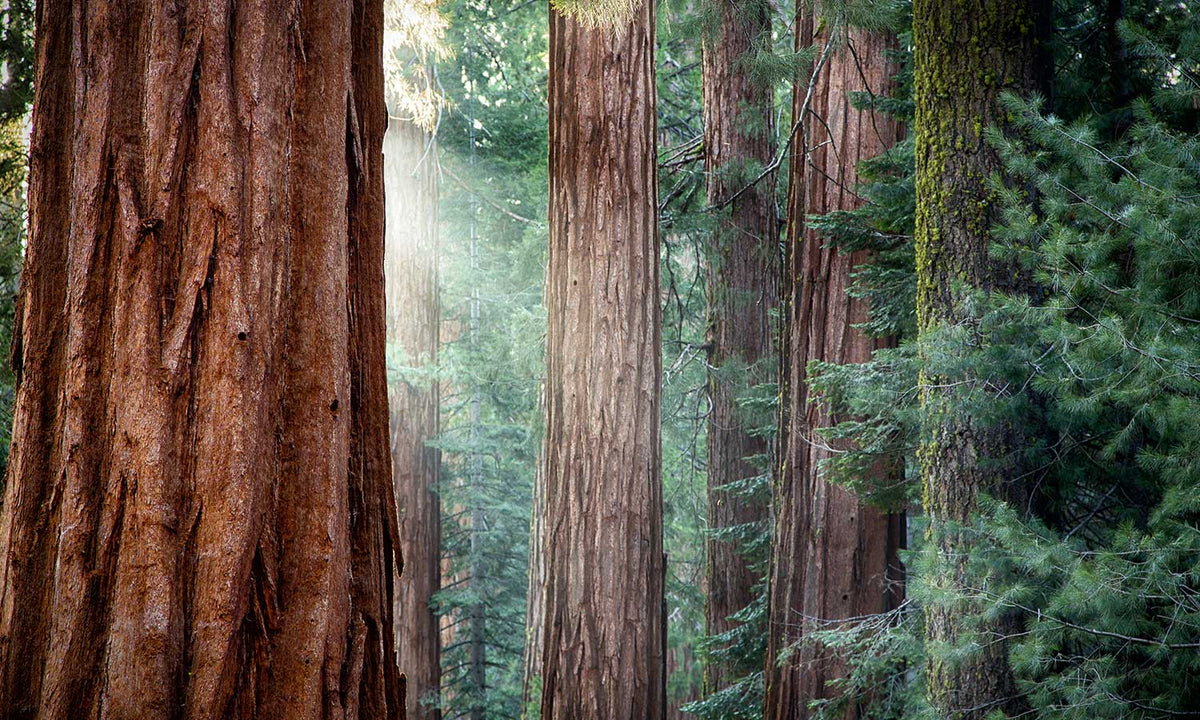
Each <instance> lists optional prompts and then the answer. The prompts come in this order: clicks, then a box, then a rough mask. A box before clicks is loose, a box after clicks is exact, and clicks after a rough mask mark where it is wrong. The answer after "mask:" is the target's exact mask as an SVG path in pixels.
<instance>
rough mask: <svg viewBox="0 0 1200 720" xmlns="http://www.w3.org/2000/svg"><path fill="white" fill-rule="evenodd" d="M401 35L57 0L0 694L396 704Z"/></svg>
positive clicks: (315, 8)
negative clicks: (390, 46)
mask: <svg viewBox="0 0 1200 720" xmlns="http://www.w3.org/2000/svg"><path fill="white" fill-rule="evenodd" d="M381 47H382V7H381V6H379V4H378V3H375V2H359V3H356V4H354V5H353V7H351V6H347V5H339V4H336V3H331V2H317V1H315V0H313V1H309V2H305V3H303V7H301V5H300V4H297V3H295V2H292V1H291V0H257V1H255V2H242V3H238V4H236V5H231V4H229V3H225V2H213V3H203V2H181V3H169V4H160V3H144V2H131V3H94V2H93V3H82V2H69V1H67V0H62V1H59V2H46V3H42V4H40V5H39V8H38V42H37V59H36V73H37V78H38V81H37V97H36V99H35V109H34V130H33V145H32V149H33V152H32V157H31V175H30V216H31V217H30V225H31V234H30V240H29V249H28V255H27V259H26V266H25V271H24V274H23V282H22V288H21V306H20V307H21V310H20V313H21V317H20V319H19V321H18V325H19V330H18V332H19V335H20V337H19V340H18V341H16V342H15V343H14V351H15V353H16V354H17V365H18V366H19V367H21V368H23V376H22V381H21V383H20V387H19V388H18V393H17V399H16V407H15V413H14V414H15V423H14V443H13V452H12V462H11V463H10V466H9V474H8V477H7V479H6V487H5V496H4V504H3V508H2V510H0V716H4V717H13V718H26V717H30V718H32V717H36V718H74V717H100V718H225V717H238V718H249V717H283V716H287V717H300V718H303V717H311V718H339V719H340V718H347V717H364V718H366V717H370V718H385V717H386V718H396V717H402V716H403V709H402V708H401V707H398V706H397V701H398V699H399V697H400V694H401V692H402V690H401V688H400V685H399V678H398V676H397V674H396V672H395V668H394V665H393V658H392V649H391V648H392V637H391V633H392V608H391V602H390V592H391V579H390V573H391V572H392V567H391V562H392V558H391V554H392V552H393V551H394V549H395V543H394V539H395V519H394V515H393V513H394V505H393V504H392V502H391V485H390V467H389V456H388V447H387V426H386V422H387V408H386V394H385V386H384V374H383V284H382V283H383V277H382V270H383V264H382V250H383V236H382V167H381V161H380V160H378V159H377V158H378V155H379V151H380V147H381V143H382V137H383V129H384V126H385V123H386V116H385V115H384V114H383V113H382V93H383V87H382V53H381ZM352 65H353V69H352ZM355 98H359V100H358V101H357V102H356V101H355ZM352 108H353V109H352ZM351 146H354V147H355V149H354V150H351V149H350V148H351ZM352 505H353V507H351V506H352ZM352 567H353V573H352V570H351V568H352ZM352 575H353V582H352V581H351V578H352Z"/></svg>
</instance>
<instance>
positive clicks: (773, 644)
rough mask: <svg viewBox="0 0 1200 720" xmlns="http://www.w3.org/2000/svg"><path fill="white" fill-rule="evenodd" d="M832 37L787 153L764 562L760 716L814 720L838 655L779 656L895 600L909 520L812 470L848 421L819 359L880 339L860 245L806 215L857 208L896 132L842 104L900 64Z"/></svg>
mask: <svg viewBox="0 0 1200 720" xmlns="http://www.w3.org/2000/svg"><path fill="white" fill-rule="evenodd" d="M815 25H816V18H815V17H814V10H813V9H812V8H808V7H806V8H805V9H804V10H803V11H802V13H801V16H800V18H799V19H798V22H797V28H796V42H797V47H806V46H809V45H811V44H812V43H813V41H814V39H815V40H817V41H818V42H819V44H820V45H824V43H825V42H827V41H828V40H829V38H827V37H816V38H814V28H815ZM834 42H835V43H836V42H840V43H841V44H840V46H835V47H836V49H835V50H834V51H833V52H832V53H831V54H830V55H829V58H828V60H827V62H825V64H824V65H823V66H821V69H820V73H819V74H818V75H817V77H816V78H815V81H814V85H813V90H812V95H811V98H810V100H809V104H808V113H809V114H808V117H806V118H804V124H805V128H806V135H805V138H806V139H807V145H808V152H807V153H801V152H798V153H795V154H793V155H792V158H791V168H790V172H791V178H792V183H791V185H790V186H789V193H788V218H789V222H788V235H787V248H788V263H787V265H788V288H787V291H788V296H789V297H788V314H787V320H786V323H787V325H786V329H785V333H784V337H785V338H786V342H787V352H786V358H785V361H784V363H783V365H782V368H783V373H784V374H783V378H782V379H783V396H782V397H783V418H784V424H783V430H784V433H783V437H782V438H781V446H782V452H783V462H782V466H781V472H780V475H779V479H778V483H777V487H776V496H775V497H776V511H775V512H776V518H775V524H776V531H775V533H776V534H775V543H774V546H773V548H774V550H773V552H774V556H773V557H772V562H771V568H772V573H771V597H770V602H771V605H770V621H771V627H770V632H769V635H768V646H767V662H766V671H767V675H766V678H767V694H766V706H765V707H766V712H765V717H766V718H768V720H794V719H796V718H805V717H808V716H809V714H810V711H809V708H808V703H809V702H811V701H813V700H816V699H819V698H829V697H836V690H834V689H833V688H831V687H828V686H827V684H828V683H829V682H830V681H832V680H835V679H837V678H839V677H842V676H843V675H844V673H845V666H844V663H843V662H842V661H841V660H839V659H838V658H837V657H835V656H832V655H831V654H830V653H829V652H827V651H824V650H822V649H821V648H818V647H815V646H812V645H805V646H803V647H802V648H801V649H800V650H799V651H798V652H796V653H795V654H794V655H793V656H792V657H791V659H790V660H789V662H788V663H787V664H786V665H784V666H782V667H780V666H779V665H778V664H777V663H776V662H775V660H776V658H777V657H778V656H779V653H780V652H781V651H782V650H784V649H785V648H786V647H787V646H789V645H791V644H793V643H795V642H797V641H798V640H800V639H802V638H803V637H804V635H805V634H806V633H807V632H808V631H810V630H811V629H812V625H811V621H812V619H821V620H838V619H845V618H853V617H861V616H863V615H869V614H875V613H881V612H885V611H887V610H890V609H892V608H894V607H896V605H897V602H898V600H899V593H900V589H899V587H898V585H899V583H900V582H901V579H902V578H901V574H900V569H899V560H898V558H897V551H898V549H899V548H900V547H901V546H902V544H903V539H904V522H903V517H902V516H889V515H887V514H885V513H883V512H881V511H879V510H877V509H875V508H873V507H871V506H869V505H867V504H865V503H864V502H861V501H860V500H859V499H858V498H857V497H856V496H855V495H854V494H853V493H851V492H850V491H848V490H846V489H845V488H843V487H841V486H838V485H834V484H831V483H829V482H826V481H825V479H824V476H823V473H822V472H821V469H820V465H821V463H822V462H823V461H824V460H825V459H827V458H828V457H830V456H831V454H832V453H831V451H830V449H829V448H828V447H827V445H826V441H824V440H822V439H821V438H819V437H818V436H817V431H818V430H819V429H820V428H824V427H829V426H831V425H834V424H836V423H838V422H840V421H841V420H843V419H844V418H839V417H831V416H830V414H829V411H828V408H827V407H825V406H823V405H820V404H812V403H811V402H810V400H811V397H812V396H811V395H810V393H809V390H808V384H807V382H806V372H807V368H808V364H809V363H810V362H812V361H814V360H820V361H825V362H835V363H859V362H865V361H867V360H870V359H871V353H872V352H873V351H874V350H875V349H876V348H877V347H880V346H882V345H883V343H881V342H879V341H876V340H873V339H872V338H869V337H867V336H866V335H864V334H863V333H862V332H861V331H860V330H858V329H857V328H855V325H858V324H860V323H863V322H865V321H866V320H867V312H868V308H867V305H866V303H865V302H864V301H863V300H861V299H856V298H851V297H850V296H848V295H847V294H846V289H847V287H848V286H849V285H850V284H851V282H852V276H853V273H854V272H855V268H856V267H857V266H858V265H860V264H861V263H863V262H864V261H866V260H867V256H866V253H863V252H860V253H854V254H852V255H844V254H841V253H839V252H837V251H836V250H834V249H832V248H830V247H828V246H827V241H826V240H825V239H824V238H822V237H820V236H818V235H817V234H816V232H815V231H813V230H812V229H811V228H806V227H805V226H804V218H805V217H806V216H807V215H814V214H824V213H829V212H832V211H834V210H851V209H854V208H856V207H858V206H859V205H860V204H861V202H862V200H861V198H859V196H858V195H857V194H856V192H855V190H856V187H857V184H858V177H857V174H856V171H855V168H856V166H857V165H858V163H859V161H860V160H865V159H867V158H870V157H873V156H875V155H878V154H879V153H881V152H883V151H884V150H886V149H887V148H888V147H890V146H891V145H892V144H893V143H894V142H895V141H896V139H897V138H898V136H899V128H898V127H897V126H896V124H895V123H894V122H893V121H892V120H891V119H890V118H888V117H886V116H884V115H882V114H880V113H874V112H871V111H862V110H856V109H855V108H853V107H852V106H851V105H850V100H851V96H852V94H853V93H857V92H863V91H870V92H871V93H874V94H876V95H886V94H887V93H888V92H889V91H890V89H891V83H892V77H893V76H894V74H895V68H894V67H893V66H892V63H891V62H890V60H889V58H888V56H887V53H888V50H889V46H890V41H889V39H888V38H886V37H884V36H882V35H879V34H874V33H867V32H864V31H859V30H853V29H852V30H850V31H849V34H848V37H846V38H844V39H840V40H834ZM807 94H808V86H807V83H805V84H801V85H797V88H796V93H795V97H794V98H793V112H794V113H796V114H799V113H800V112H802V110H803V106H804V99H805V97H806V95H807ZM800 141H801V138H799V137H798V138H797V142H800ZM880 472H886V470H885V469H883V468H881V469H880ZM844 717H846V718H857V717H859V710H858V708H857V707H856V706H855V705H854V704H853V703H851V704H850V707H849V708H848V709H847V711H846V714H845V715H844Z"/></svg>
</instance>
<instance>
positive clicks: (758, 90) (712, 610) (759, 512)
mask: <svg viewBox="0 0 1200 720" xmlns="http://www.w3.org/2000/svg"><path fill="white" fill-rule="evenodd" d="M769 13H770V8H769V6H768V5H767V4H766V3H761V2H757V0H755V1H754V2H751V3H722V4H721V10H720V17H719V19H717V21H716V22H715V27H714V28H713V29H712V31H711V34H709V35H706V36H705V38H704V54H703V79H704V148H705V152H704V171H705V175H706V176H707V178H708V203H709V205H711V206H714V207H723V209H722V211H721V212H720V214H718V215H717V229H716V232H715V233H714V234H713V238H712V246H711V247H710V248H709V251H708V363H709V367H710V368H711V369H712V371H711V372H710V377H709V383H708V392H709V399H710V402H711V409H710V411H709V415H708V525H709V527H710V528H713V529H721V528H728V527H731V526H735V525H742V524H746V523H758V522H765V521H766V520H767V502H766V500H765V498H764V499H761V500H755V499H753V498H750V497H747V496H746V495H739V494H736V493H731V492H729V491H728V489H727V488H726V489H724V490H723V489H722V487H723V486H727V485H729V484H730V483H734V482H738V481H740V480H745V479H747V478H750V477H753V476H755V475H757V474H759V473H760V472H761V470H760V469H759V468H758V467H756V466H755V464H754V462H753V460H752V459H753V458H754V457H755V456H759V457H760V458H761V457H763V456H766V455H767V453H768V452H769V448H768V444H767V441H766V439H765V438H763V437H761V436H754V435H751V434H750V431H749V430H750V424H751V420H750V419H749V418H748V417H746V413H745V411H744V410H742V409H741V408H740V407H739V405H738V392H739V390H742V391H744V390H745V389H746V387H748V386H749V385H751V384H754V383H759V382H763V381H766V380H774V377H773V375H772V373H773V371H774V369H775V367H774V363H773V362H771V360H772V355H773V352H774V350H773V346H774V328H773V322H774V320H773V318H772V313H773V311H774V310H775V308H776V307H777V306H778V304H779V243H778V229H777V227H776V212H775V198H774V194H775V183H774V174H772V175H771V176H770V177H768V178H765V179H763V180H762V181H760V182H758V183H755V184H753V185H751V186H749V187H747V183H748V182H749V179H750V177H753V175H754V174H757V173H758V171H759V168H761V167H762V166H765V165H767V164H769V163H770V162H771V160H772V159H773V156H774V154H775V149H774V143H773V141H772V138H773V137H774V130H773V122H772V109H773V106H774V99H773V91H772V88H771V87H770V86H764V85H762V84H760V83H757V82H755V80H754V79H753V78H752V77H751V74H750V66H749V64H748V62H747V61H748V59H749V56H751V55H752V54H753V53H754V52H755V47H754V43H755V42H756V41H757V40H758V39H759V38H761V37H762V36H763V35H764V34H767V35H769V33H770V32H771V19H770V15H769ZM748 175H749V176H750V177H747V176H748ZM726 203H727V204H728V205H727V208H725V207H724V206H725V205H726ZM706 550H707V578H706V580H707V586H708V594H707V602H706V604H705V625H706V630H707V633H708V634H709V635H716V634H718V633H723V632H726V631H728V630H729V629H730V628H731V627H733V626H734V624H735V622H734V621H731V620H729V616H731V615H733V614H734V613H736V612H738V611H739V610H742V609H743V608H745V607H746V606H747V605H749V604H750V602H751V601H752V600H753V599H754V587H755V585H757V584H759V583H761V582H762V578H761V577H760V576H759V575H760V574H756V573H755V572H754V571H753V568H752V565H751V563H749V562H747V560H746V558H745V557H743V556H742V554H741V553H740V552H739V548H738V547H737V545H736V543H734V542H731V541H729V540H719V539H716V538H713V537H710V538H709V539H708V540H707V542H706ZM730 671H731V668H729V667H727V666H726V665H725V664H724V663H721V662H719V661H717V660H716V659H711V660H710V661H709V662H708V664H707V665H706V668H705V685H706V686H707V690H708V691H709V692H712V691H715V690H718V689H720V688H722V687H725V686H726V685H727V684H728V679H729V677H728V676H729V675H730Z"/></svg>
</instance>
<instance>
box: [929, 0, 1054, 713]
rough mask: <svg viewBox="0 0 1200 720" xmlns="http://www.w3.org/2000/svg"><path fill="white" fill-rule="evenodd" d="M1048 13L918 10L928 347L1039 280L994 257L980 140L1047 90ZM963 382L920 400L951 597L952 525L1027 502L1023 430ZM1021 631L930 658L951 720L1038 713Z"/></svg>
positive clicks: (935, 384)
mask: <svg viewBox="0 0 1200 720" xmlns="http://www.w3.org/2000/svg"><path fill="white" fill-rule="evenodd" d="M1048 5H1049V3H1040V2H1035V1H1034V0H986V1H985V2H982V3H964V2H958V1H955V0H919V1H918V2H915V3H914V4H913V35H914V44H915V46H916V56H915V68H914V71H915V88H914V98H915V101H916V117H915V126H916V130H917V136H916V153H917V218H916V220H917V227H916V253H917V319H918V326H919V330H920V335H921V340H922V343H924V342H926V341H927V338H928V335H929V333H930V332H932V331H934V330H936V329H937V328H938V327H940V326H943V325H944V324H960V323H967V324H969V323H970V322H971V318H970V313H969V312H967V310H966V309H965V308H964V305H963V302H962V301H963V296H962V294H963V293H962V291H964V290H965V291H972V290H983V291H995V290H1010V291H1011V290H1015V291H1021V290H1023V289H1025V288H1026V287H1027V280H1026V279H1025V278H1024V277H1023V275H1022V273H1021V272H1020V271H1019V270H1018V269H1017V268H1016V267H1015V266H1014V265H1013V264H1012V263H1011V262H1009V261H1002V260H998V259H995V258H993V257H992V256H991V254H990V252H989V248H990V245H991V242H992V237H991V233H990V228H991V226H992V225H993V223H994V222H995V221H997V220H998V219H999V215H1000V208H999V205H998V202H997V198H996V194H995V192H994V191H993V190H992V189H991V188H990V187H989V186H988V178H989V177H991V176H992V175H993V174H994V173H996V172H999V171H1000V170H1001V169H1002V166H1001V163H1000V160H999V158H998V157H997V154H996V152H995V150H994V149H992V148H991V146H989V145H988V143H987V141H986V140H985V139H984V137H983V136H982V133H983V130H984V129H986V128H987V127H989V126H992V125H996V124H998V123H999V124H1002V123H1003V122H1004V121H1005V113H1004V111H1003V110H1001V108H1000V107H999V105H998V103H997V98H998V97H999V95H1000V93H1001V92H1004V91H1016V92H1021V93H1027V92H1028V91H1030V90H1033V89H1037V88H1039V87H1041V86H1042V85H1043V77H1044V73H1045V72H1046V68H1045V66H1044V64H1043V63H1042V62H1041V60H1042V58H1041V55H1042V53H1043V51H1044V48H1045V43H1044V40H1041V39H1039V38H1038V37H1037V36H1038V33H1039V30H1041V29H1042V28H1044V27H1045V25H1046V22H1047V18H1046V17H1045V15H1046V12H1047V6H1048ZM950 380H954V381H957V380H960V378H941V377H938V376H935V375H931V374H930V373H929V372H926V373H924V375H923V377H922V382H921V403H922V411H923V415H924V417H925V418H926V424H925V427H924V428H923V432H922V441H921V447H920V449H919V453H918V455H919V458H920V461H921V473H922V477H923V481H924V497H925V511H926V513H927V514H928V516H929V520H930V536H931V538H932V540H933V542H935V543H936V548H937V553H938V557H939V561H940V566H939V569H938V572H939V573H940V574H941V577H935V578H933V580H932V581H933V582H934V583H936V584H937V585H938V586H939V587H945V588H951V589H953V588H958V589H962V590H965V589H966V588H965V587H964V586H965V585H967V584H968V582H969V579H968V577H967V571H966V567H965V565H966V563H965V561H964V559H965V558H967V557H969V556H970V555H971V553H972V541H971V540H970V538H969V537H967V536H965V535H964V534H962V533H958V532H955V531H953V530H952V529H951V528H949V527H947V526H946V523H947V522H952V523H964V522H966V521H967V520H968V519H969V518H970V516H971V514H972V513H973V512H974V511H976V510H977V498H978V496H979V493H981V492H987V493H990V494H992V495H993V496H994V497H999V498H1001V499H1009V500H1021V499H1022V498H1023V497H1025V495H1026V493H1025V491H1024V489H1023V488H1022V487H1021V485H1020V484H1018V483H1016V482H1015V481H1014V478H1017V477H1020V468H1019V465H1018V463H1017V461H1016V458H1015V455H1016V453H1017V452H1019V450H1020V449H1021V448H1022V447H1023V444H1024V441H1023V439H1022V436H1021V435H1022V434H1021V430H1020V429H1019V428H1015V427H1012V426H1010V425H997V424H994V423H988V422H986V421H984V420H981V419H979V418H977V417H975V416H972V415H969V414H967V413H965V412H964V411H963V410H962V409H961V406H960V405H958V404H956V402H955V398H956V397H957V396H956V395H955V391H954V389H953V387H951V386H952V385H956V384H957V382H945V381H950ZM966 611H967V608H965V607H963V606H961V605H930V607H929V608H928V609H927V611H926V618H925V621H926V636H927V640H928V642H929V643H930V644H931V645H939V646H954V645H957V644H959V643H960V640H961V637H960V633H962V632H965V630H964V627H963V622H964V618H963V616H962V614H963V613H964V612H966ZM1017 630H1019V627H1018V626H1017V625H1016V624H1015V623H1014V622H1013V621H1010V620H1006V619H1003V618H1002V619H999V620H996V621H994V622H991V623H990V624H988V623H985V624H984V625H983V626H982V627H973V628H972V632H973V634H979V635H980V636H982V637H983V638H986V639H987V642H986V643H985V644H983V645H982V647H980V648H979V649H978V650H976V651H975V652H973V653H972V654H971V655H969V656H968V657H965V658H962V659H961V660H960V661H958V662H951V661H949V660H947V658H946V657H945V655H944V653H943V654H937V653H934V654H931V656H930V659H929V665H928V668H927V675H926V677H927V683H928V693H929V698H930V701H931V702H932V703H933V705H934V707H935V708H936V709H937V710H938V711H939V714H940V715H942V716H944V717H956V718H982V717H984V716H985V715H987V714H988V713H989V712H992V711H994V710H997V709H999V710H1003V711H1005V712H1008V713H1010V714H1011V713H1014V712H1019V711H1021V710H1022V709H1024V708H1025V707H1026V705H1025V703H1024V700H1023V698H1022V697H1021V696H1020V694H1019V692H1018V690H1017V686H1016V683H1015V681H1014V678H1013V673H1012V669H1011V667H1010V665H1009V662H1008V643H1007V642H1006V641H1005V639H1004V638H1005V636H1006V635H1008V634H1010V633H1012V632H1015V631H1017Z"/></svg>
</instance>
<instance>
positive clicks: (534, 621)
mask: <svg viewBox="0 0 1200 720" xmlns="http://www.w3.org/2000/svg"><path fill="white" fill-rule="evenodd" d="M545 409H546V390H545V388H544V387H543V388H541V391H540V393H539V397H538V410H539V411H542V412H544V411H545ZM539 414H541V413H539ZM545 457H546V448H545V447H544V445H543V447H542V449H541V451H540V452H539V453H538V457H537V467H536V468H535V470H534V473H533V501H532V503H531V505H532V510H531V511H530V513H529V586H528V589H527V591H526V594H525V667H524V672H523V673H522V675H521V718H522V720H527V719H530V718H533V717H535V716H536V715H537V713H538V709H537V708H538V706H539V705H540V704H541V697H542V640H543V636H544V633H545V629H546V628H545V624H546V472H545V465H544V460H545Z"/></svg>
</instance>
